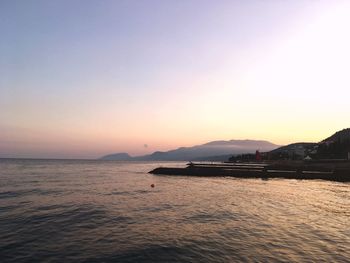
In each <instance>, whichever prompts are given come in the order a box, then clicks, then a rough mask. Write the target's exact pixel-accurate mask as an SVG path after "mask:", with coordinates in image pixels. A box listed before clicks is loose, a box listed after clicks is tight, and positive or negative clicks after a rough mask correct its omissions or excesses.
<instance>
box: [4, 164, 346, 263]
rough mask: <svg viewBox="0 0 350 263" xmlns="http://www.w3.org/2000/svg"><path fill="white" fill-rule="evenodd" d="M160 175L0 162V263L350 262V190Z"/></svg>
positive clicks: (120, 168)
mask: <svg viewBox="0 0 350 263" xmlns="http://www.w3.org/2000/svg"><path fill="white" fill-rule="evenodd" d="M159 165H163V166H165V165H171V166H182V165H184V164H183V163H171V164H165V163H162V164H159V163H120V162H111V161H109V162H106V161H61V160H60V161H58V160H57V161H54V160H53V161H48V160H0V261H1V262H238V261H241V262H350V184H349V183H337V182H328V181H298V180H284V179H280V180H279V179H277V180H256V179H233V178H224V177H218V178H199V177H197V178H196V177H185V176H183V177H176V176H154V175H150V174H148V173H147V172H148V171H149V170H151V169H153V168H155V167H157V166H159ZM151 184H155V187H154V188H151V187H150V185H151Z"/></svg>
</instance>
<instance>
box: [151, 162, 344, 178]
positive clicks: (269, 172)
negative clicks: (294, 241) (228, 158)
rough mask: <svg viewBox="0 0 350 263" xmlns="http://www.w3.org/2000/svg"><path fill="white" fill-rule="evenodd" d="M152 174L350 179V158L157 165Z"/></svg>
mask: <svg viewBox="0 0 350 263" xmlns="http://www.w3.org/2000/svg"><path fill="white" fill-rule="evenodd" d="M150 173H151V174H156V175H185V176H210V177H215V176H230V177H237V178H262V179H268V178H286V179H322V180H331V181H339V182H350V162H349V161H322V162H305V161H278V162H271V163H266V162H264V163H192V162H190V163H188V164H187V167H184V168H171V167H158V168H156V169H154V170H152V171H150Z"/></svg>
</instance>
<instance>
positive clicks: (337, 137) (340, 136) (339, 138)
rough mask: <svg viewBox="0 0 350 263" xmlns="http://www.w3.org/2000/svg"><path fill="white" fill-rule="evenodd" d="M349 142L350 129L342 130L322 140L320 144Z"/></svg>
mask: <svg viewBox="0 0 350 263" xmlns="http://www.w3.org/2000/svg"><path fill="white" fill-rule="evenodd" d="M345 141H350V128H347V129H343V130H341V131H338V132H336V133H335V134H333V135H332V136H330V137H328V138H327V139H324V140H323V141H322V142H340V143H342V142H345Z"/></svg>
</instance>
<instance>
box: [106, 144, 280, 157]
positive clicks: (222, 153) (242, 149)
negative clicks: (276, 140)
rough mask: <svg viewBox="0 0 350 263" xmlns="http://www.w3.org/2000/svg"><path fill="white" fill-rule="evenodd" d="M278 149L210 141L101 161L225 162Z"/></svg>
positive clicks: (122, 155) (124, 155)
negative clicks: (233, 157) (232, 157)
mask: <svg viewBox="0 0 350 263" xmlns="http://www.w3.org/2000/svg"><path fill="white" fill-rule="evenodd" d="M278 147H280V146H279V145H276V144H273V143H271V142H268V141H262V140H229V141H212V142H208V143H205V144H202V145H196V146H192V147H181V148H178V149H175V150H170V151H166V152H160V151H157V152H154V153H152V154H149V155H143V156H135V157H132V156H130V155H129V154H127V153H114V154H108V155H105V156H103V157H102V158H100V159H101V160H115V161H226V160H228V159H229V158H230V157H231V156H232V155H238V154H248V153H252V152H255V151H256V150H257V149H259V150H260V151H262V152H266V151H271V150H273V149H276V148H278Z"/></svg>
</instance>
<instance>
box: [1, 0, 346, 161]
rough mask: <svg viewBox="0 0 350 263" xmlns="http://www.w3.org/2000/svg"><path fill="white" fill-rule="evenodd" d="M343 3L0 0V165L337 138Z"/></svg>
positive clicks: (342, 109)
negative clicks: (4, 160) (14, 160)
mask: <svg viewBox="0 0 350 263" xmlns="http://www.w3.org/2000/svg"><path fill="white" fill-rule="evenodd" d="M349 12H350V1H336V0H335V1H312V0H310V1H297V0H293V1H287V0H286V1H277V0H273V1H268V0H267V1H253V0H251V1H243V0H242V1H233V0H231V1H220V0H218V1H206V0H201V1H199V0H198V1H192V0H186V1H185V0H179V1H175V0H159V1H152V0H147V1H143V0H138V1H133V0H127V1H123V0H119V1H115V0H111V1H108V0H101V1H97V0H95V1H91V0H81V1H78V0H73V1H72V0H52V1H46V0H43V1H41V0H26V1H24V0H22V1H17V0H2V1H0V157H25V158H96V157H99V156H101V155H105V154H108V153H114V152H128V153H130V154H131V155H141V154H147V153H151V152H153V151H156V150H169V149H173V148H177V147H180V146H192V145H196V144H202V143H206V142H209V141H213V140H230V139H261V140H268V141H271V142H273V143H276V144H279V145H285V144H289V143H292V142H298V141H309V142H317V141H321V140H322V139H324V138H326V137H328V136H330V135H331V134H333V133H334V132H336V131H337V130H341V129H343V128H347V127H350V125H349V116H350V107H349V105H350V104H349V99H350V74H349V71H348V70H349V68H350V49H349V47H350V33H349V28H350V16H349Z"/></svg>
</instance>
